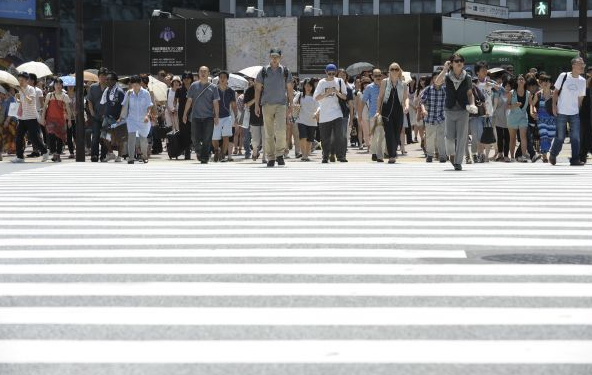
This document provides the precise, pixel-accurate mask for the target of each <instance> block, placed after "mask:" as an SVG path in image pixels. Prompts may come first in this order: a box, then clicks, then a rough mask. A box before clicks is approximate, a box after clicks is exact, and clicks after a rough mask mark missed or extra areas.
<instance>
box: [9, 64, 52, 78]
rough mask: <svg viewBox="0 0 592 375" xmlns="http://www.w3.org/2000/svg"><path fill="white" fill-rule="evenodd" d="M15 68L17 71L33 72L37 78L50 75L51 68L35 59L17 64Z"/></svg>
mask: <svg viewBox="0 0 592 375" xmlns="http://www.w3.org/2000/svg"><path fill="white" fill-rule="evenodd" d="M16 70H17V71H18V72H19V73H22V72H27V73H29V74H31V73H33V74H35V75H36V76H37V78H43V77H47V76H50V75H52V74H53V73H52V72H51V69H49V67H48V66H47V65H45V64H44V63H42V62H37V61H29V62H28V63H24V64H22V65H19V66H18V67H17V68H16Z"/></svg>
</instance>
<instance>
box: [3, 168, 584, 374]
mask: <svg viewBox="0 0 592 375" xmlns="http://www.w3.org/2000/svg"><path fill="white" fill-rule="evenodd" d="M40 166H41V165H40V164H36V165H34V164H25V165H24V166H22V165H20V166H7V165H6V163H3V164H0V211H1V212H2V217H1V218H0V228H2V230H1V231H0V374H3V375H4V374H10V375H13V374H19V375H20V374H43V375H53V374H56V375H57V374H59V375H65V374H82V373H84V374H109V375H112V374H116V375H119V374H142V375H145V374H150V375H151V374H208V375H210V374H241V375H245V374H253V375H255V374H257V375H261V374H274V375H288V374H290V375H291V374H307V375H309V374H323V375H325V374H364V375H365V374H411V375H416V374H417V375H420V374H421V375H424V374H510V373H512V374H569V375H573V374H587V375H589V374H590V373H592V355H590V353H592V328H591V327H592V232H591V231H590V229H592V194H591V193H590V189H589V186H590V183H591V182H592V170H591V169H589V167H584V168H580V169H573V168H569V167H567V166H560V167H555V168H551V167H550V166H548V165H543V164H538V165H537V164H534V165H532V164H527V165H523V164H511V165H508V164H498V163H489V164H488V165H478V166H469V167H467V168H466V170H465V171H463V172H461V173H455V172H453V171H451V169H452V168H451V166H450V165H445V166H444V165H441V164H439V163H436V164H432V165H427V164H424V163H421V164H419V163H407V164H397V165H394V166H393V165H379V164H367V163H355V162H354V163H350V164H347V165H345V164H341V165H320V164H316V163H314V164H313V163H300V162H296V161H290V162H289V163H288V166H287V167H286V168H276V169H273V170H270V169H267V168H263V167H261V166H260V165H258V164H254V163H243V164H242V165H231V164H225V165H224V164H217V165H216V164H210V165H207V166H201V165H197V164H195V163H194V162H191V163H187V162H181V163H159V162H157V163H149V164H147V165H133V166H128V165H127V164H123V165H122V164H101V163H99V164H90V163H86V164H76V163H63V164H62V165H49V164H45V165H43V167H40Z"/></svg>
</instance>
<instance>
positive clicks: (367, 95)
mask: <svg viewBox="0 0 592 375" xmlns="http://www.w3.org/2000/svg"><path fill="white" fill-rule="evenodd" d="M378 94H380V84H378V85H377V84H376V83H374V82H372V83H371V84H369V85H368V86H366V88H365V89H364V96H362V100H363V101H364V102H367V103H368V118H372V117H374V115H376V111H377V109H378V108H377V107H378Z"/></svg>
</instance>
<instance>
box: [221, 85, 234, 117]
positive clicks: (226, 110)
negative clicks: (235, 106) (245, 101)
mask: <svg viewBox="0 0 592 375" xmlns="http://www.w3.org/2000/svg"><path fill="white" fill-rule="evenodd" d="M218 95H219V96H220V118H225V117H230V107H231V103H232V102H235V103H236V92H235V91H234V90H233V89H231V88H230V87H227V88H226V90H224V91H222V90H221V89H220V88H219V87H218Z"/></svg>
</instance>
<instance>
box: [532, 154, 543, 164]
mask: <svg viewBox="0 0 592 375" xmlns="http://www.w3.org/2000/svg"><path fill="white" fill-rule="evenodd" d="M542 157H543V156H542V155H541V154H535V155H534V156H533V157H532V159H530V160H531V161H532V162H533V163H536V162H537V161H539V160H540V159H541V158H542Z"/></svg>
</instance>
